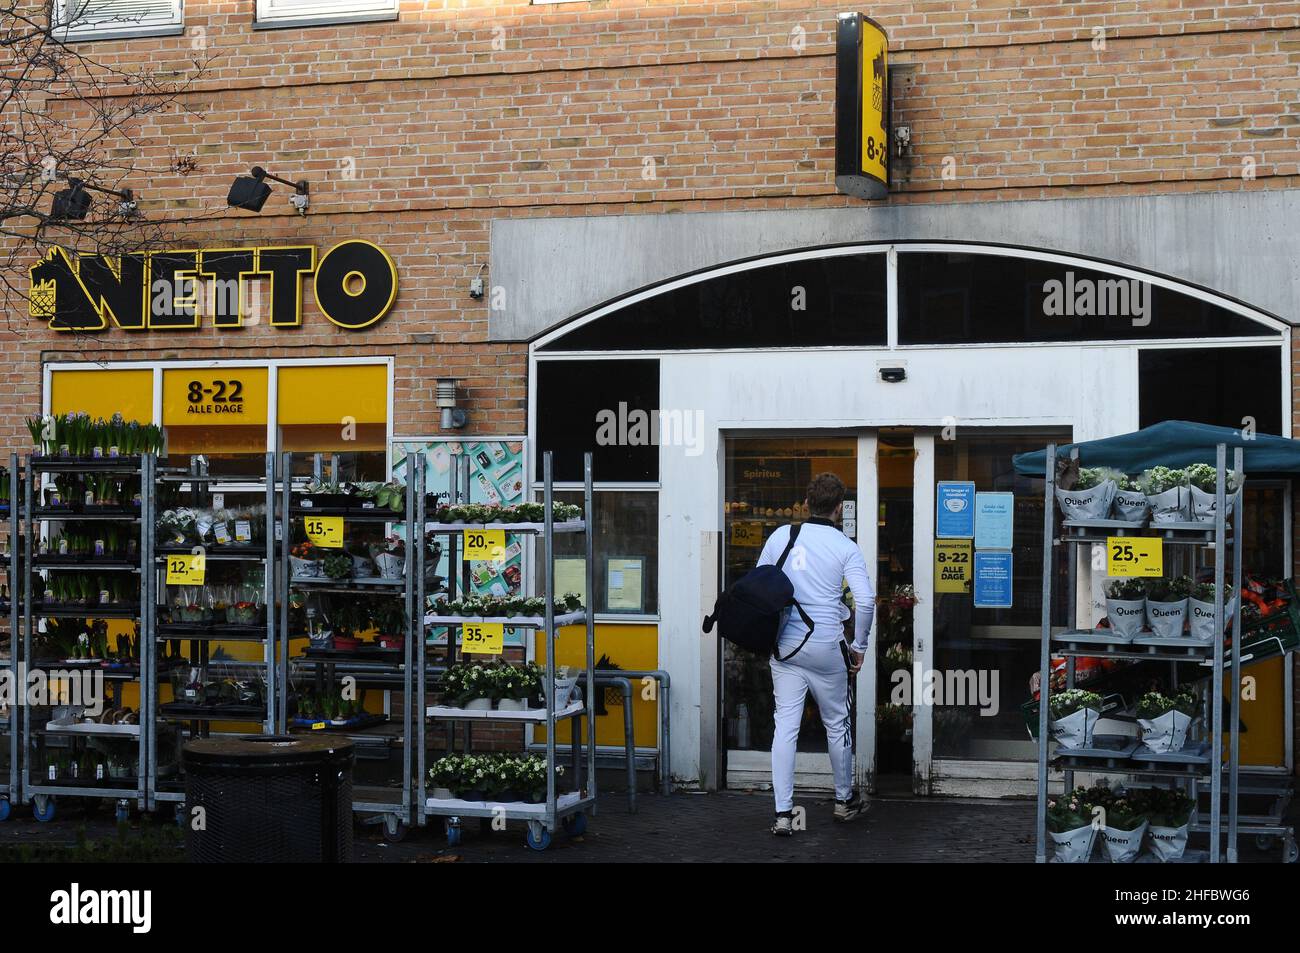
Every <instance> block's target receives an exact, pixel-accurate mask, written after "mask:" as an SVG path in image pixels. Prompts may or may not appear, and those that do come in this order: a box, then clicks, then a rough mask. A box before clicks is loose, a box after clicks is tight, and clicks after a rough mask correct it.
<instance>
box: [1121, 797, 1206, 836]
mask: <svg viewBox="0 0 1300 953" xmlns="http://www.w3.org/2000/svg"><path fill="white" fill-rule="evenodd" d="M1129 801H1130V802H1131V803H1132V804H1133V807H1134V810H1136V811H1139V812H1140V813H1142V814H1144V815H1146V817H1147V819H1148V820H1149V821H1150V822H1151V825H1152V826H1153V827H1182V826H1183V825H1184V824H1186V823H1187V822H1188V821H1189V820H1191V817H1192V811H1193V809H1194V808H1195V807H1196V802H1195V801H1193V800H1192V799H1191V798H1190V797H1188V796H1187V795H1186V794H1184V793H1183V792H1182V791H1179V790H1177V789H1165V788H1145V789H1143V788H1139V789H1137V790H1134V791H1130V792H1129Z"/></svg>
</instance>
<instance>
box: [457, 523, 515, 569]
mask: <svg viewBox="0 0 1300 953" xmlns="http://www.w3.org/2000/svg"><path fill="white" fill-rule="evenodd" d="M464 542H465V558H466V559H467V560H468V559H478V560H483V561H486V562H490V563H502V562H505V560H506V531H505V530H503V529H467V530H465V541H464Z"/></svg>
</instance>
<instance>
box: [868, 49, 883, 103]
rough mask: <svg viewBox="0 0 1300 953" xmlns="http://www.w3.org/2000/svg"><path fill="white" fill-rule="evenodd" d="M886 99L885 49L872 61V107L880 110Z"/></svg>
mask: <svg viewBox="0 0 1300 953" xmlns="http://www.w3.org/2000/svg"><path fill="white" fill-rule="evenodd" d="M884 100H885V51H884V50H881V51H880V52H879V53H877V54H876V58H875V59H874V60H872V61H871V108H872V109H876V110H879V109H880V108H881V106H882V105H883V103H884Z"/></svg>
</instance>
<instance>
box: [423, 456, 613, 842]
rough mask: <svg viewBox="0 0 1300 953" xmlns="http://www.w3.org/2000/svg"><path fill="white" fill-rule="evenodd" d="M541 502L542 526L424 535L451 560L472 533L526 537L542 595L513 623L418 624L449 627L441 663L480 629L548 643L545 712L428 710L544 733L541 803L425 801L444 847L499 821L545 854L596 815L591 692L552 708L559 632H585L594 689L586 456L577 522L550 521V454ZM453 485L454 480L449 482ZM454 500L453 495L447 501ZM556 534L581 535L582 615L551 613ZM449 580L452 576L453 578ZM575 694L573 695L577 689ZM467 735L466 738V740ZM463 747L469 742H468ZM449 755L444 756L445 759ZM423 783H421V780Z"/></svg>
mask: <svg viewBox="0 0 1300 953" xmlns="http://www.w3.org/2000/svg"><path fill="white" fill-rule="evenodd" d="M542 474H543V484H542V497H543V518H542V520H541V522H535V523H519V522H516V523H505V522H503V523H490V522H488V523H469V522H446V523H438V522H429V523H426V528H427V529H429V530H433V531H435V532H438V533H445V534H447V536H448V537H449V552H450V554H451V558H452V560H453V563H452V565H453V570H454V566H455V564H454V560H455V556H456V552H457V542H458V540H463V541H464V542H465V543H466V545H468V544H470V543H471V542H473V540H472V537H473V536H475V534H481V533H483V532H484V531H489V532H501V533H503V534H504V533H517V534H523V535H529V536H532V537H533V538H534V540H535V542H536V544H537V546H536V548H537V549H539V550H540V552H539V553H537V555H538V556H539V557H540V559H541V573H542V579H541V581H542V588H543V592H542V593H540V594H539V595H540V596H541V597H542V598H543V599H544V611H543V613H542V615H540V616H537V617H521V616H514V617H508V618H496V617H494V618H483V617H478V616H457V615H429V616H426V617H425V619H424V622H425V624H426V625H427V626H434V627H437V626H446V627H448V637H447V662H448V665H449V666H450V665H451V664H452V663H453V662H454V659H455V653H456V637H455V636H456V632H457V631H458V632H459V633H460V635H461V651H462V652H465V651H467V650H466V648H465V646H466V645H467V644H469V642H470V640H471V639H474V638H475V635H476V633H477V632H478V627H480V626H483V625H504V626H506V627H517V628H524V629H528V630H531V631H533V632H535V633H541V634H543V635H544V637H545V639H546V668H545V673H544V676H543V678H544V688H545V691H544V693H543V694H544V697H545V707H544V708H538V709H524V710H519V711H502V710H499V709H486V710H481V711H475V710H468V709H464V708H454V707H451V706H446V705H437V706H429V707H428V708H427V710H426V715H427V716H428V718H429V719H431V720H435V721H443V722H463V723H466V726H467V727H468V724H470V723H474V722H480V723H482V722H489V721H496V722H510V723H515V724H520V723H522V724H525V725H533V726H538V727H541V726H544V727H545V729H546V766H545V769H546V775H547V780H546V797H545V799H544V800H542V801H540V802H539V803H529V802H527V801H522V800H510V801H504V800H470V799H466V798H461V797H442V798H439V797H428V798H427V799H426V800H425V801H424V810H425V813H426V814H428V815H431V816H442V817H444V818H445V819H446V820H445V823H446V832H447V840H448V843H450V844H453V845H454V844H457V843H459V842H460V833H461V828H460V822H461V819H462V818H465V817H478V818H489V819H493V820H501V821H511V820H515V821H524V822H526V823H527V825H528V831H527V835H526V838H525V843H526V844H527V845H528V847H530V848H532V849H534V850H545V849H546V848H547V847H549V846H550V844H551V839H552V835H553V834H555V833H557V832H558V831H559V830H561V828H563V830H564V831H565V832H566V833H568V834H570V835H571V836H577V835H580V834H581V833H582V832H583V831H585V830H586V826H587V814H588V813H591V814H594V813H595V805H596V741H595V730H594V721H593V711H592V707H591V705H590V701H589V699H590V692H588V695H587V699H588V700H586V701H584V700H581V699H578V698H576V697H575V698H573V700H571V701H568V702H567V703H565V704H563V705H562V706H560V707H557V705H556V701H557V693H556V675H557V665H556V657H555V651H556V643H557V630H558V629H559V628H560V627H563V626H569V625H578V624H583V625H585V628H586V666H585V671H586V679H587V681H586V684H587V685H588V686H591V685H593V684H595V681H594V680H595V647H596V643H595V624H594V620H593V615H592V611H591V605H590V603H591V600H592V598H594V596H593V593H594V592H595V588H594V576H595V573H594V565H595V563H594V558H593V540H594V525H593V517H594V510H593V506H592V459H591V454H590V453H587V454H585V455H584V457H583V518H582V519H580V520H571V521H565V522H556V521H555V518H554V516H555V511H554V503H555V500H554V483H553V473H552V455H551V453H550V452H547V453H545V454H544V455H543V457H542ZM454 479H455V477H454V475H453V480H454ZM455 498H456V494H455V491H454V488H453V494H452V499H455ZM562 533H582V534H584V541H585V559H586V586H585V588H586V594H585V597H584V598H585V601H586V602H587V603H588V604H587V605H586V606H585V607H583V608H582V609H581V610H580V611H573V612H563V611H560V608H559V607H557V595H558V594H557V593H556V592H555V537H556V536H557V535H558V534H562ZM451 575H453V576H454V575H455V573H454V571H453V572H452V573H451ZM575 690H576V689H575ZM584 720H585V722H586V735H587V743H586V749H587V750H586V759H585V761H586V764H585V770H584V766H583V765H582V759H581V758H580V757H578V751H579V744H580V738H581V735H580V729H581V726H582V722H583V721H584ZM565 721H568V722H569V724H570V727H571V730H572V742H573V749H574V759H573V766H574V769H575V771H574V774H575V776H574V778H573V779H572V781H573V786H572V788H571V789H570V790H566V791H560V790H559V787H560V785H559V783H558V781H557V765H558V762H557V760H556V747H557V745H556V726H557V725H558V724H560V723H562V722H565ZM467 734H468V733H467ZM467 743H468V739H467ZM449 753H450V752H449ZM421 780H422V781H423V777H422V778H421Z"/></svg>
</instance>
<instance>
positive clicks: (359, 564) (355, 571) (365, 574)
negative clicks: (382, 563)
mask: <svg viewBox="0 0 1300 953" xmlns="http://www.w3.org/2000/svg"><path fill="white" fill-rule="evenodd" d="M374 574H375V564H374V563H372V562H371V561H370V557H369V556H353V557H352V578H354V579H370V578H371V577H373V576H374Z"/></svg>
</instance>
